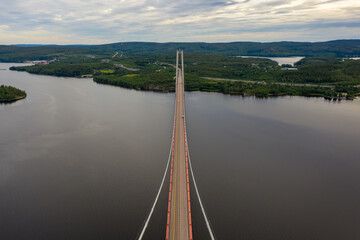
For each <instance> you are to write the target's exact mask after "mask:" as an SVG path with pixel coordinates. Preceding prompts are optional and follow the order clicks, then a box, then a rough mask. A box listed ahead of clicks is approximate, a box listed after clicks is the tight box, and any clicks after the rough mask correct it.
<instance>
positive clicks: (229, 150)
mask: <svg viewBox="0 0 360 240" xmlns="http://www.w3.org/2000/svg"><path fill="white" fill-rule="evenodd" d="M12 65H15V64H3V63H2V64H0V69H3V68H8V67H9V66H12ZM0 84H11V85H13V86H15V87H18V88H21V89H23V90H25V91H26V92H27V94H28V97H27V98H26V99H24V100H22V101H18V102H16V103H14V104H7V105H0V214H1V218H0V239H135V238H136V236H137V234H138V231H139V229H140V227H141V226H142V224H143V221H144V219H145V216H146V214H147V213H148V211H149V208H150V205H151V204H152V201H153V199H154V197H155V194H156V191H157V188H158V186H159V182H160V180H161V177H162V174H163V171H164V169H165V164H166V161H167V157H168V150H169V146H170V137H171V128H172V115H173V111H174V110H173V101H174V95H173V94H159V93H153V92H140V91H133V90H127V89H122V88H118V87H111V86H105V85H98V84H96V83H94V82H92V80H90V79H76V78H57V77H49V76H38V75H31V74H27V73H22V72H12V71H8V70H6V71H3V70H1V71H0ZM186 108H187V124H188V126H187V127H188V137H189V148H190V153H191V159H192V164H193V168H194V171H195V175H196V180H197V183H198V187H199V190H200V193H201V195H202V199H203V203H204V205H205V208H206V211H207V214H208V217H209V218H210V221H211V224H212V226H213V228H214V231H215V235H216V237H217V238H218V239H249V240H252V239H261V240H262V239H284V240H288V239H296V240H303V239H307V240H308V239H314V240H315V239H345V240H347V239H349V240H353V239H360V229H359V228H358V226H360V217H359V216H360V205H359V204H358V203H359V202H360V191H359V188H360V174H359V171H360V158H359V156H360V148H359V146H360V145H359V144H360V128H359V127H358V126H359V122H360V101H359V100H355V101H352V102H345V101H343V102H341V103H334V102H327V101H325V100H323V99H321V98H302V97H282V98H269V99H256V98H251V97H247V98H243V97H240V96H229V95H223V94H218V93H199V92H192V93H186ZM165 207H166V206H165Z"/></svg>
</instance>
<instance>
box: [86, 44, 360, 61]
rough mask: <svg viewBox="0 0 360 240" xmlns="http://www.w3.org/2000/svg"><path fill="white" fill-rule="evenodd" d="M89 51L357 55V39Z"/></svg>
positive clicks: (119, 47)
mask: <svg viewBox="0 0 360 240" xmlns="http://www.w3.org/2000/svg"><path fill="white" fill-rule="evenodd" d="M91 48H92V49H105V50H113V51H122V52H123V53H125V54H127V55H134V54H135V55H144V54H145V55H153V54H161V55H166V54H172V53H174V52H176V49H179V48H182V49H184V51H185V52H186V53H207V54H223V55H229V56H240V55H242V56H273V57H275V56H277V57H279V56H338V57H347V56H360V40H336V41H328V42H315V43H310V42H271V43H259V42H231V43H203V42H194V43H154V42H125V43H113V44H106V45H98V46H91Z"/></svg>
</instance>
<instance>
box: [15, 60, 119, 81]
mask: <svg viewBox="0 0 360 240" xmlns="http://www.w3.org/2000/svg"><path fill="white" fill-rule="evenodd" d="M112 67H113V65H110V64H108V63H103V62H101V61H100V60H94V59H88V58H85V59H76V60H74V59H71V60H64V61H61V62H56V63H51V64H47V65H33V66H21V67H11V68H10V70H17V71H27V72H29V73H33V74H41V75H53V76H61V77H80V76H82V75H89V74H93V73H94V72H96V71H99V70H101V69H108V68H112Z"/></svg>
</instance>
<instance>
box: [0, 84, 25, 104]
mask: <svg viewBox="0 0 360 240" xmlns="http://www.w3.org/2000/svg"><path fill="white" fill-rule="evenodd" d="M25 97H26V93H25V91H22V90H20V89H17V88H15V87H11V86H4V85H1V86H0V102H11V101H16V100H19V99H22V98H25Z"/></svg>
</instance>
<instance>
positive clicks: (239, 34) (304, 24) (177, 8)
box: [0, 0, 360, 44]
mask: <svg viewBox="0 0 360 240" xmlns="http://www.w3.org/2000/svg"><path fill="white" fill-rule="evenodd" d="M0 4H1V5H2V6H7V7H6V8H3V9H2V11H1V12H0V22H1V24H2V25H0V34H1V36H2V37H1V38H0V43H1V44H12V43H24V42H27V43H58V44H67V43H107V42H117V41H134V40H136V41H161V42H166V41H185V40H189V41H194V39H197V40H198V41H222V42H224V41H233V40H237V41H242V40H246V41H273V40H274V39H276V40H294V39H293V38H294V37H296V36H297V37H299V40H306V41H312V40H315V39H318V40H330V39H337V38H354V37H355V38H359V36H358V35H356V30H355V29H358V27H359V22H360V2H359V1H358V0H296V1H295V0H286V1H285V0H270V1H269V0H231V1H222V0H182V1H178V0H131V1H129V0H128V1H126V0H120V1H119V0H106V1H95V0H57V1H48V0H32V1H25V0H12V1H6V2H5V0H0ZM330 29H331V31H333V32H330ZM344 29H346V30H344ZM289 30H291V32H294V34H292V35H291V36H290V35H287V34H286V33H288V32H289ZM295 30H296V31H295ZM295 32H296V34H295ZM308 32H311V34H307V33H308ZM298 33H302V34H298ZM316 33H318V34H316ZM320 33H321V34H320ZM215 36H216V37H215ZM280 37H281V38H282V39H278V38H280ZM235 38H238V39H235Z"/></svg>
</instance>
